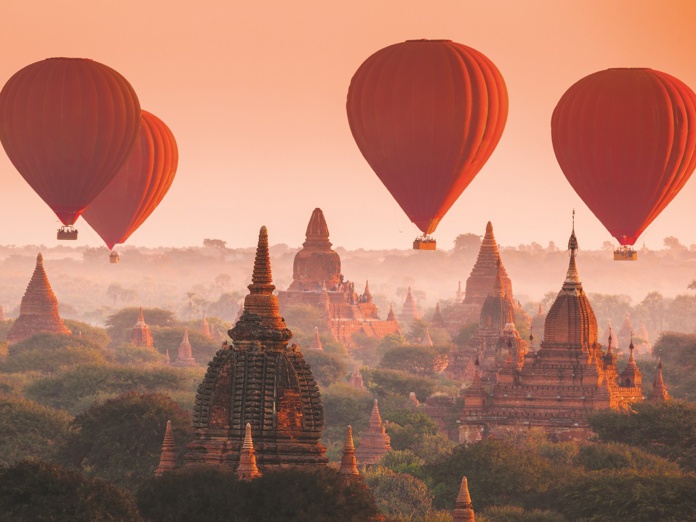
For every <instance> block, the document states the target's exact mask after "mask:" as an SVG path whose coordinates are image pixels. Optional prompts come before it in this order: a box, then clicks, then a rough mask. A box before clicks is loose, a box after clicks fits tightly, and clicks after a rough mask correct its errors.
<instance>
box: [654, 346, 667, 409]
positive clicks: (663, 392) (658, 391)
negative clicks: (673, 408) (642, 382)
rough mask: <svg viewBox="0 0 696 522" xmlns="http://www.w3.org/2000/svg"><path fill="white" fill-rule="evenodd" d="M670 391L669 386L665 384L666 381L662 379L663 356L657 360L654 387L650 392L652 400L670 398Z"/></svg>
mask: <svg viewBox="0 0 696 522" xmlns="http://www.w3.org/2000/svg"><path fill="white" fill-rule="evenodd" d="M669 398H670V397H669V393H667V387H666V386H665V381H664V380H663V379H662V357H660V358H659V359H658V362H657V375H656V376H655V380H654V381H653V389H652V393H651V394H650V400H651V401H666V400H668V399H669Z"/></svg>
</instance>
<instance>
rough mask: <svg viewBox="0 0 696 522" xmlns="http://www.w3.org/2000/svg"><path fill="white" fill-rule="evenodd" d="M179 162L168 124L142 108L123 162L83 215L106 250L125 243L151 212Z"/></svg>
mask: <svg viewBox="0 0 696 522" xmlns="http://www.w3.org/2000/svg"><path fill="white" fill-rule="evenodd" d="M178 163H179V151H178V149H177V145H176V140H175V139H174V135H173V134H172V132H171V131H170V130H169V127H167V126H166V125H165V124H164V122H163V121H162V120H160V119H159V118H157V116H155V115H153V114H151V113H149V112H147V111H142V113H141V127H140V135H139V138H138V140H137V141H136V143H135V145H134V146H133V149H132V150H131V152H130V155H129V156H128V158H127V159H126V162H125V163H124V164H123V166H122V167H121V169H120V170H119V171H118V173H117V174H116V177H115V178H114V179H113V180H112V181H111V183H109V184H108V185H107V187H106V188H105V189H104V190H103V191H102V192H101V193H100V194H99V195H98V196H97V197H96V199H95V200H94V201H93V202H92V203H90V205H89V206H88V207H87V209H86V210H85V212H84V213H83V214H82V217H84V218H85V221H87V223H89V225H90V226H91V227H92V228H93V229H94V230H95V231H96V232H97V234H99V236H100V237H101V238H102V239H103V240H104V242H105V243H106V245H107V246H108V247H109V249H112V248H113V247H114V245H115V244H116V243H124V242H125V241H126V240H127V239H128V238H129V237H130V235H131V234H132V233H133V232H135V231H136V230H137V228H138V227H139V226H140V225H142V224H143V222H144V221H145V220H146V219H147V218H148V217H149V216H150V214H152V212H153V211H154V210H155V208H156V207H157V205H159V203H160V202H161V201H162V199H163V198H164V196H165V194H166V193H167V191H168V190H169V187H170V186H171V185H172V182H173V181H174V175H175V174H176V169H177V166H178Z"/></svg>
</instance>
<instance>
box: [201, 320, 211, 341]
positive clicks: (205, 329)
mask: <svg viewBox="0 0 696 522" xmlns="http://www.w3.org/2000/svg"><path fill="white" fill-rule="evenodd" d="M199 331H200V332H201V335H203V336H204V337H205V338H206V339H212V337H213V334H212V332H211V331H210V324H209V323H208V318H207V317H206V316H205V315H203V319H201V325H200V328H199Z"/></svg>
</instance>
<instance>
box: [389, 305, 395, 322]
mask: <svg viewBox="0 0 696 522" xmlns="http://www.w3.org/2000/svg"><path fill="white" fill-rule="evenodd" d="M387 321H396V314H395V313H394V303H389V313H388V314H387Z"/></svg>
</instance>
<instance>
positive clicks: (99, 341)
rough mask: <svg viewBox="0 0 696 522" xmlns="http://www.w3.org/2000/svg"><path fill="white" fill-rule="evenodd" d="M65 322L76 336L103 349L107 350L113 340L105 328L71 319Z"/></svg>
mask: <svg viewBox="0 0 696 522" xmlns="http://www.w3.org/2000/svg"><path fill="white" fill-rule="evenodd" d="M63 322H64V323H65V326H67V327H68V328H69V329H70V331H71V332H72V334H73V335H74V336H76V337H81V338H82V339H87V340H88V341H92V342H93V343H94V344H96V345H97V346H99V347H101V348H106V347H107V346H108V345H109V343H110V342H111V338H110V337H109V334H108V333H107V332H106V330H104V328H99V327H98V326H92V325H91V324H87V323H83V322H81V321H72V320H70V319H64V320H63Z"/></svg>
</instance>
